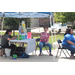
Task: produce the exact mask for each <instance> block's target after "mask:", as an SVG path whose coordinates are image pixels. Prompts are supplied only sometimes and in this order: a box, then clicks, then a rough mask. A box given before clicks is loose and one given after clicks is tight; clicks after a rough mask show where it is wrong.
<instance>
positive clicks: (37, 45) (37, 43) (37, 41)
mask: <svg viewBox="0 0 75 75" xmlns="http://www.w3.org/2000/svg"><path fill="white" fill-rule="evenodd" d="M39 42H40V38H37V39H36V50H37V47H39V48H40V46H39ZM43 47H45V49H46V51H47V53H48V49H47V46H45V45H44V46H43ZM36 50H35V54H36Z"/></svg>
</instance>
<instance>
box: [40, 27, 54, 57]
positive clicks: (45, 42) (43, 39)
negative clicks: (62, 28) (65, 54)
mask: <svg viewBox="0 0 75 75" xmlns="http://www.w3.org/2000/svg"><path fill="white" fill-rule="evenodd" d="M47 31H48V27H44V32H42V33H41V35H40V43H39V46H40V54H39V56H41V53H42V47H43V45H45V46H48V47H49V52H50V53H49V55H50V56H53V55H52V54H51V44H50V43H48V41H49V34H48V33H47Z"/></svg>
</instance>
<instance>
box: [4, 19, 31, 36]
mask: <svg viewBox="0 0 75 75" xmlns="http://www.w3.org/2000/svg"><path fill="white" fill-rule="evenodd" d="M22 21H25V24H26V27H27V25H28V26H29V25H30V18H21V19H20V25H21V22H22ZM4 24H5V25H6V26H9V27H10V28H11V29H12V30H17V29H18V28H19V20H18V18H5V19H4ZM13 35H15V34H14V33H13Z"/></svg>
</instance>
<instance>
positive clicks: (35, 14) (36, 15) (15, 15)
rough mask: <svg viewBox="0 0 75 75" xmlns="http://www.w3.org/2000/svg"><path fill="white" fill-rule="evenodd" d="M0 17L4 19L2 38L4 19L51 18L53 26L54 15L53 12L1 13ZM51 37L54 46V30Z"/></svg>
mask: <svg viewBox="0 0 75 75" xmlns="http://www.w3.org/2000/svg"><path fill="white" fill-rule="evenodd" d="M0 17H2V18H3V20H2V27H1V37H2V30H3V22H4V18H7V17H10V18H47V17H49V18H50V25H51V26H52V24H51V18H53V13H51V12H0ZM53 22H54V18H53ZM53 24H54V23H53ZM51 36H52V44H53V33H52V30H51ZM55 37H56V36H55Z"/></svg>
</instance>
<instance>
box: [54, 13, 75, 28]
mask: <svg viewBox="0 0 75 75" xmlns="http://www.w3.org/2000/svg"><path fill="white" fill-rule="evenodd" d="M54 20H55V21H56V22H62V23H66V22H72V28H73V22H74V21H75V12H56V13H55V14H54Z"/></svg>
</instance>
